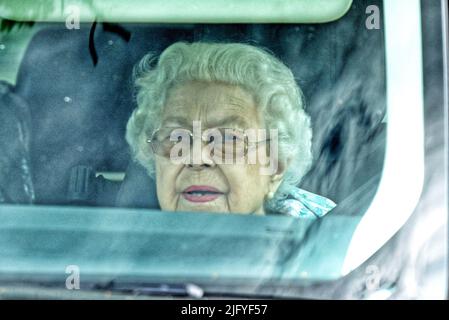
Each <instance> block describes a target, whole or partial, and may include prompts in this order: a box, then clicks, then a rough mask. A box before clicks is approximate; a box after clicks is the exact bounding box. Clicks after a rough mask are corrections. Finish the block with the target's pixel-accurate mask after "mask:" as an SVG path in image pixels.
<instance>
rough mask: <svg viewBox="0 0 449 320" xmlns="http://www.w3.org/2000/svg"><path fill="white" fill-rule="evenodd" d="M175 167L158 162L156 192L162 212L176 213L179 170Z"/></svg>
mask: <svg viewBox="0 0 449 320" xmlns="http://www.w3.org/2000/svg"><path fill="white" fill-rule="evenodd" d="M174 167H175V166H173V165H170V164H167V163H165V162H164V161H156V190H157V197H158V199H159V205H160V207H161V209H162V210H166V211H175V210H176V206H177V203H178V199H177V197H178V194H177V192H176V177H177V173H176V172H177V170H176V168H174Z"/></svg>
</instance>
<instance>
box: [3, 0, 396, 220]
mask: <svg viewBox="0 0 449 320" xmlns="http://www.w3.org/2000/svg"><path fill="white" fill-rule="evenodd" d="M369 4H375V5H378V6H379V7H382V2H381V1H370V2H369ZM367 5H368V2H367V1H357V2H354V3H353V4H352V6H351V8H350V10H349V11H348V12H347V13H346V14H345V16H344V17H342V18H341V19H339V20H337V21H334V22H330V23H323V24H142V23H140V24H138V23H106V22H94V23H91V24H82V25H81V28H80V30H77V31H76V32H75V31H73V30H68V29H67V28H65V25H64V23H61V22H58V23H48V22H45V23H44V22H37V23H35V24H34V25H33V26H32V27H33V28H39V31H37V32H36V33H35V34H34V36H33V37H32V39H31V41H30V43H29V44H28V46H27V49H26V51H25V54H24V56H23V59H22V61H21V64H20V67H19V71H18V75H17V79H16V83H15V84H10V83H6V82H4V81H3V82H1V83H0V101H1V103H0V105H1V108H0V115H1V116H0V131H1V134H0V147H2V148H3V150H6V152H5V153H4V156H2V157H1V158H0V161H2V162H3V163H2V165H0V168H6V169H4V170H3V171H2V172H0V176H1V177H2V181H6V183H5V185H4V186H1V189H0V203H1V202H3V203H20V204H36V205H75V206H76V205H78V206H98V207H127V208H149V209H157V208H158V207H159V205H158V201H157V197H156V186H155V183H154V181H153V180H152V179H151V178H150V177H149V176H148V175H147V174H146V172H145V170H144V169H143V167H142V166H141V165H139V164H138V163H136V162H135V161H133V159H132V158H131V154H130V151H129V148H128V145H127V143H126V141H125V128H126V123H127V120H128V118H129V116H130V114H131V112H132V110H133V109H134V108H135V107H136V103H135V100H134V95H135V92H134V88H133V79H132V74H133V66H134V65H135V64H136V63H137V62H138V61H139V60H140V58H141V57H142V56H143V55H144V54H146V53H148V52H150V51H151V52H153V53H155V54H158V53H161V52H162V51H163V50H164V49H165V48H166V47H168V46H169V45H170V44H172V43H173V42H176V41H187V42H192V41H211V42H244V43H249V44H253V45H257V46H261V47H263V48H266V49H267V50H269V51H271V52H273V53H274V54H275V55H276V56H277V57H279V58H280V59H281V60H282V61H283V62H284V63H285V64H286V65H287V66H288V67H290V68H291V70H292V71H293V73H294V75H295V77H296V79H297V82H298V84H299V86H300V87H301V89H302V90H303V92H304V95H305V97H306V104H307V105H306V111H307V112H308V113H309V115H310V116H311V119H312V125H313V130H314V137H313V153H314V160H315V161H314V165H313V167H312V169H311V170H310V172H308V174H307V175H306V176H305V177H304V179H303V180H302V181H301V184H300V185H299V187H301V188H303V189H305V190H307V191H310V192H314V193H317V194H320V195H323V196H325V197H328V198H330V199H332V200H333V201H335V202H336V203H337V204H338V205H345V203H346V204H347V205H351V204H354V202H355V203H356V206H357V207H358V208H361V207H363V206H364V204H363V203H360V201H362V200H361V199H363V201H365V202H366V205H368V204H369V202H370V201H371V199H372V196H374V193H375V191H376V188H377V185H378V183H379V180H380V176H381V173H382V167H383V160H384V155H385V145H386V141H385V130H386V121H387V119H386V101H385V95H386V94H385V57H384V49H383V46H384V39H383V37H384V35H383V31H382V30H383V29H382V28H380V29H379V30H369V29H367V28H366V27H365V19H366V15H365V11H364V8H365V7H366V6H367ZM368 61H369V62H368ZM348 87H350V88H351V90H347V88H348ZM6 186H7V187H6ZM361 195H365V196H364V197H361ZM366 195H370V196H368V197H366ZM360 214H363V212H360Z"/></svg>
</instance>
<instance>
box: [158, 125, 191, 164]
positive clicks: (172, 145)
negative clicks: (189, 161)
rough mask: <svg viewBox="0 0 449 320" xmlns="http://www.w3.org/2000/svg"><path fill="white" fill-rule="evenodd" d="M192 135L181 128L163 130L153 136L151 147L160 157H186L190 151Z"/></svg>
mask: <svg viewBox="0 0 449 320" xmlns="http://www.w3.org/2000/svg"><path fill="white" fill-rule="evenodd" d="M191 140H192V139H191V134H190V131H189V130H186V129H181V128H161V129H159V130H157V131H156V132H155V133H154V134H153V138H152V139H151V145H152V149H153V152H154V153H156V154H157V155H159V156H162V157H166V158H169V157H170V156H171V155H174V156H176V157H183V156H186V154H184V153H186V150H189V149H190V145H191V144H192V141H191Z"/></svg>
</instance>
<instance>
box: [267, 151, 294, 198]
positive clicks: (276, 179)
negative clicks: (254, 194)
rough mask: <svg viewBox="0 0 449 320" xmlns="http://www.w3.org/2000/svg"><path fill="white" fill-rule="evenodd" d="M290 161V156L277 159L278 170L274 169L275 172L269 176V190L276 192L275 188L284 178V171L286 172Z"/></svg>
mask: <svg viewBox="0 0 449 320" xmlns="http://www.w3.org/2000/svg"><path fill="white" fill-rule="evenodd" d="M290 163H291V158H287V159H286V160H284V161H279V163H278V168H277V169H278V170H277V171H276V173H274V174H273V175H272V176H271V181H270V182H271V187H270V191H271V192H274V193H275V192H276V191H277V189H278V188H279V186H280V185H281V183H282V180H283V178H284V175H285V172H287V169H288V168H289V166H290Z"/></svg>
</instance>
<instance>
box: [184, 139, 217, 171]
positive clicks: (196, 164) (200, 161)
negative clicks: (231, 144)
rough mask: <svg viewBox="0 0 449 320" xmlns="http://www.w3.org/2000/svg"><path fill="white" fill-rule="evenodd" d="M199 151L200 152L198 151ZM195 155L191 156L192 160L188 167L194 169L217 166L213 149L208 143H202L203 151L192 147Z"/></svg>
mask: <svg viewBox="0 0 449 320" xmlns="http://www.w3.org/2000/svg"><path fill="white" fill-rule="evenodd" d="M198 151H199V152H198ZM191 152H193V155H192V157H191V161H190V163H189V164H188V167H190V168H194V169H205V168H210V167H215V165H216V163H215V161H214V158H213V155H212V151H211V149H210V147H209V145H207V144H203V143H202V144H201V151H200V150H198V149H197V150H195V148H192V149H191Z"/></svg>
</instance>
